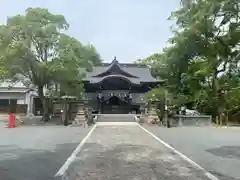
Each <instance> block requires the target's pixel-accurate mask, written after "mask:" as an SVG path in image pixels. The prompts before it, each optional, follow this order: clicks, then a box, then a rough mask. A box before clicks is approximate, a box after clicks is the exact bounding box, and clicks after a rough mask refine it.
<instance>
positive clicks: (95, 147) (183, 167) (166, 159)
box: [63, 125, 208, 180]
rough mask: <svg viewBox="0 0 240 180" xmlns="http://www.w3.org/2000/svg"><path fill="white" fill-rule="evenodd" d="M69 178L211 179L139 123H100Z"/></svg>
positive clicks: (65, 175) (75, 163) (76, 160)
mask: <svg viewBox="0 0 240 180" xmlns="http://www.w3.org/2000/svg"><path fill="white" fill-rule="evenodd" d="M63 179H67V180H85V179H87V180H148V179H149V180H207V179H208V178H207V177H206V176H205V175H204V173H203V172H202V171H201V170H199V169H197V168H195V167H194V166H192V165H191V164H189V163H188V162H186V161H185V160H183V159H182V158H181V157H180V156H179V155H177V154H175V153H173V152H172V151H171V150H170V149H168V148H166V147H165V146H164V145H163V144H161V143H160V142H158V141H157V140H155V139H154V138H153V137H152V136H150V135H149V134H148V133H146V132H145V131H144V130H142V129H141V128H140V127H138V126H137V125H136V126H119V125H118V126H116V125H115V126H114V125H110V126H97V127H96V129H95V130H94V131H93V133H92V134H91V136H90V137H89V138H88V139H87V141H86V143H85V144H84V146H83V149H82V150H81V152H80V153H78V154H77V156H76V159H75V161H74V162H73V163H72V164H71V165H70V167H69V168H68V170H67V171H66V172H65V174H64V176H63Z"/></svg>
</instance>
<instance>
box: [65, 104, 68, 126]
mask: <svg viewBox="0 0 240 180" xmlns="http://www.w3.org/2000/svg"><path fill="white" fill-rule="evenodd" d="M64 126H68V104H67V102H64Z"/></svg>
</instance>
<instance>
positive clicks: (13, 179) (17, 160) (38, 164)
mask: <svg viewBox="0 0 240 180" xmlns="http://www.w3.org/2000/svg"><path fill="white" fill-rule="evenodd" d="M77 145H78V143H68V144H59V145H57V146H56V147H55V148H54V151H51V150H49V151H46V150H35V149H21V148H19V147H17V146H0V177H1V178H0V179H1V180H52V179H54V175H55V173H56V172H57V171H58V169H59V168H60V167H61V166H62V165H63V163H64V162H65V160H66V159H67V158H68V157H69V156H70V155H71V153H72V151H73V150H74V149H75V148H76V146H77Z"/></svg>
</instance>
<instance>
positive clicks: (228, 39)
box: [138, 0, 240, 116]
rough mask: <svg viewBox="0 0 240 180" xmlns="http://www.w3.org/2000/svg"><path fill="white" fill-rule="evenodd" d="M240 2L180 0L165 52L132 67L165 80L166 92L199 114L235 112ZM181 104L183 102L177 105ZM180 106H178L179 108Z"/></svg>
mask: <svg viewBox="0 0 240 180" xmlns="http://www.w3.org/2000/svg"><path fill="white" fill-rule="evenodd" d="M239 9H240V1H239V0H208V1H205V0H194V1H192V0H182V4H181V7H180V8H179V9H177V10H176V11H174V12H172V14H171V16H170V19H172V20H175V21H176V25H175V27H174V31H173V32H174V36H173V37H172V38H170V39H169V43H170V46H169V47H167V48H165V49H164V50H163V52H162V53H156V54H154V55H152V56H150V57H147V58H146V59H143V60H140V61H138V63H145V64H146V63H147V64H148V65H150V66H151V67H152V72H153V75H154V76H161V77H162V78H165V79H166V80H167V88H168V91H169V92H171V93H172V94H173V96H176V97H180V95H181V97H185V98H183V99H185V100H184V104H185V105H186V106H187V107H189V108H197V109H198V110H199V111H201V112H203V113H208V114H212V115H214V116H217V115H220V114H222V113H223V112H228V113H230V114H231V115H234V114H236V113H237V112H239V111H240V77H239V76H240V67H239V62H240V11H239ZM181 102H183V100H181ZM181 104H182V103H181Z"/></svg>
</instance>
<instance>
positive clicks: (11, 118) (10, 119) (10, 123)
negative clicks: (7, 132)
mask: <svg viewBox="0 0 240 180" xmlns="http://www.w3.org/2000/svg"><path fill="white" fill-rule="evenodd" d="M15 127H16V116H15V114H12V113H11V114H9V116H8V128H15Z"/></svg>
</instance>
